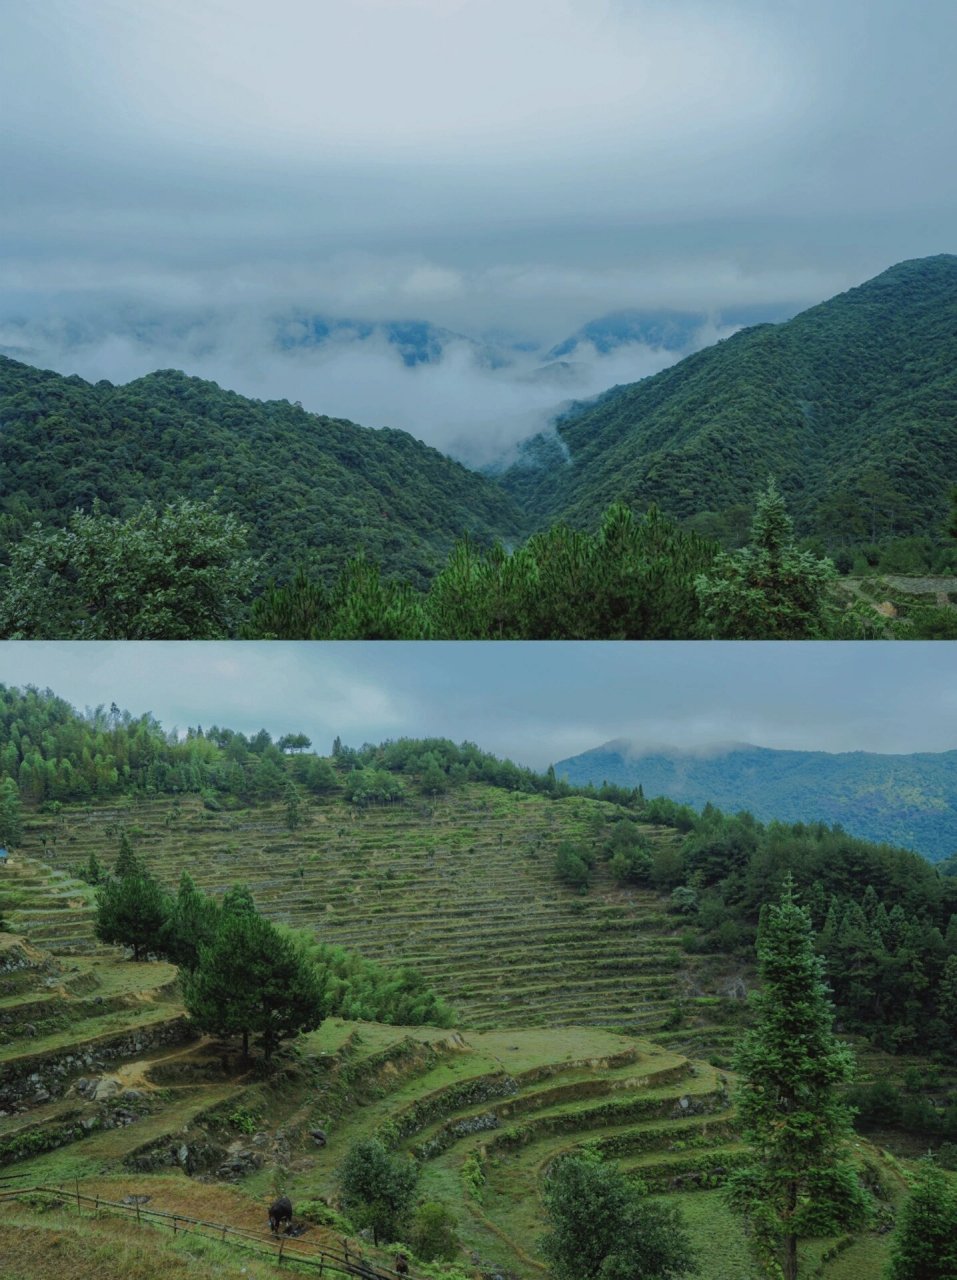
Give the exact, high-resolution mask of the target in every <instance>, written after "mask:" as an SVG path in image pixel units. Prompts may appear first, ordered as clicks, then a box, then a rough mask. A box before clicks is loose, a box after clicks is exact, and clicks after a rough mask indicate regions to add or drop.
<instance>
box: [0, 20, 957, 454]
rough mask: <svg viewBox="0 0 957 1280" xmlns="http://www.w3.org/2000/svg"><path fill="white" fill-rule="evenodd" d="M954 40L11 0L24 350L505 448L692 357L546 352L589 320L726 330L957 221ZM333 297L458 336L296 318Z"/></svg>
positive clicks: (3, 79)
mask: <svg viewBox="0 0 957 1280" xmlns="http://www.w3.org/2000/svg"><path fill="white" fill-rule="evenodd" d="M955 45H957V6H955V5H954V4H953V3H952V0H918V2H917V3H916V4H915V3H911V4H905V3H903V0H841V3H840V4H834V3H833V0H270V3H269V4H265V3H263V2H262V0H164V3H163V4H155V5H147V4H143V3H142V0H41V2H40V3H37V4H32V5H27V4H19V5H17V4H13V3H7V4H5V5H3V42H2V45H0V85H2V89H0V106H2V111H3V120H4V128H3V130H2V132H0V172H2V173H3V175H4V181H3V184H2V190H0V351H5V352H6V353H7V354H10V355H13V356H15V357H17V358H21V359H24V360H26V361H27V362H29V363H35V364H43V365H45V366H48V367H53V368H56V369H59V370H60V371H62V372H67V373H72V372H78V373H80V374H81V375H83V376H85V377H89V378H91V379H96V378H100V377H107V378H110V379H111V380H113V381H125V380H127V379H128V378H130V377H134V376H139V375H140V374H142V373H145V372H148V371H150V370H151V369H154V368H157V367H179V368H184V369H186V371H187V372H190V373H196V374H199V375H201V376H203V377H209V378H214V379H215V380H217V381H219V382H221V383H222V384H224V385H226V386H229V387H231V388H233V389H235V390H239V391H242V392H244V393H246V394H251V395H256V396H261V397H270V396H273V397H279V398H288V399H291V400H295V399H298V400H301V401H302V402H303V404H304V405H305V407H306V408H308V409H313V410H315V411H316V412H323V413H330V414H334V415H340V416H346V417H351V418H352V419H353V420H356V421H360V422H363V423H364V424H366V425H370V426H379V425H392V426H399V427H404V428H406V429H408V430H411V431H413V432H414V434H416V435H418V436H420V438H424V439H426V440H427V441H428V442H429V443H432V444H436V445H437V446H438V447H440V448H446V449H449V450H453V451H455V452H456V453H457V454H458V455H459V456H463V457H467V458H468V459H469V460H473V461H487V460H488V459H489V457H491V456H492V455H495V454H497V453H498V452H501V451H502V450H503V449H505V448H507V447H508V446H509V445H510V444H514V442H515V441H516V440H518V439H519V438H521V437H523V436H525V435H527V434H529V433H530V432H531V431H533V430H537V429H539V428H540V427H542V426H543V425H545V424H546V423H547V421H548V419H549V416H550V414H551V413H552V412H553V411H554V409H555V408H556V407H558V406H559V405H560V404H561V403H562V402H563V401H564V400H565V399H567V398H568V397H571V396H575V397H580V396H582V395H587V394H593V393H595V392H597V391H598V390H601V389H602V388H603V387H607V386H610V385H613V384H614V383H616V382H622V381H630V380H633V379H635V378H637V377H641V376H644V375H645V374H647V373H649V372H653V371H654V370H655V369H657V368H661V367H663V366H664V365H665V364H667V363H669V362H670V361H671V360H673V359H674V358H675V354H674V353H667V352H663V351H660V350H657V349H655V348H653V347H652V346H649V345H648V344H646V343H642V342H634V343H630V344H627V345H626V347H625V348H623V349H619V350H617V351H616V352H613V353H611V355H609V356H603V355H601V354H600V353H599V352H598V351H596V350H595V349H594V348H590V347H588V346H587V345H585V346H583V347H581V348H580V349H579V350H578V351H577V352H576V353H575V355H574V358H573V360H572V363H573V364H574V365H575V368H574V369H573V370H572V371H571V372H568V371H566V373H565V377H564V381H563V382H561V383H556V384H554V385H553V384H551V383H549V381H548V379H547V378H546V379H545V381H544V383H543V382H542V380H541V378H536V377H533V376H532V375H533V374H534V372H535V369H536V367H537V366H538V365H540V364H541V363H542V361H543V359H544V356H545V353H546V352H547V349H548V348H549V347H550V346H551V345H554V344H556V343H558V342H559V341H561V340H563V339H564V338H566V337H567V336H568V335H569V334H572V333H574V332H575V331H576V330H577V329H578V328H579V327H580V326H581V325H582V324H584V323H585V322H587V321H589V320H592V319H594V318H596V317H600V316H602V315H605V314H607V313H610V312H615V311H617V310H620V309H639V310H642V309H660V308H672V309H674V308H678V309H686V310H691V311H693V312H696V313H699V314H701V315H702V316H703V317H705V318H706V321H707V323H706V324H704V325H703V326H702V330H701V333H700V334H699V335H698V337H697V338H696V339H695V342H694V343H693V344H692V345H701V344H702V343H704V342H707V341H710V340H713V339H714V338H715V337H718V336H722V335H723V334H725V333H727V332H729V331H731V330H733V328H734V325H733V324H729V323H728V322H727V316H728V314H729V313H731V312H735V310H736V309H738V310H740V309H741V308H751V309H754V308H762V309H764V310H769V311H770V312H771V313H775V314H777V313H780V314H781V315H787V314H793V313H794V312H795V311H797V310H799V309H801V308H803V307H805V306H808V305H811V304H814V303H816V302H819V301H821V300H823V299H825V298H827V297H829V296H832V295H834V294H835V293H837V292H840V291H842V290H844V289H846V288H848V287H851V286H853V285H855V284H858V283H860V282H862V281H863V280H865V279H868V278H870V277H871V276H873V275H875V274H877V273H878V272H880V271H881V270H883V269H884V268H886V267H888V266H890V265H891V264H893V263H894V262H897V261H900V260H901V259H904V258H909V257H920V256H924V255H927V254H931V253H939V252H953V251H954V250H955V247H957V244H955V239H957V238H955V234H954V230H953V229H954V226H955V212H957V167H955V166H954V165H953V163H951V160H952V152H953V137H952V122H953V120H954V119H955V118H957V77H955V76H954V75H953V73H952V53H953V49H954V48H955ZM314 315H323V316H331V317H347V318H351V319H361V320H367V321H371V322H379V321H384V320H396V319H417V320H424V321H427V322H429V323H431V324H434V325H436V326H439V327H443V328H447V329H448V330H450V331H452V332H453V333H455V334H459V335H463V336H462V337H461V338H459V339H457V340H453V341H450V342H449V345H448V350H447V352H446V355H445V356H443V358H442V359H440V360H437V361H435V362H434V363H432V364H430V365H428V366H427V367H425V368H422V367H420V368H417V369H409V368H407V367H406V366H405V365H404V364H403V363H402V361H401V359H399V357H398V356H397V354H396V352H395V350H394V348H392V347H390V346H389V344H388V343H387V342H385V341H384V340H383V339H381V337H378V338H377V337H375V336H374V337H373V339H371V340H369V341H368V342H364V343H362V342H358V343H357V341H356V340H355V339H354V338H351V339H349V340H343V341H340V342H334V343H332V344H327V345H326V346H324V347H320V348H318V349H317V348H312V349H302V348H296V349H294V350H285V349H283V348H281V347H280V346H279V345H278V344H277V342H276V334H277V332H278V330H279V328H280V327H281V325H282V324H283V323H285V322H287V321H288V320H289V319H290V318H302V317H307V318H308V317H310V316H314ZM489 336H492V337H493V338H494V340H495V341H496V342H497V343H502V342H505V343H506V344H507V343H509V342H513V341H516V340H521V341H522V342H523V343H524V344H525V346H526V347H530V348H531V349H530V350H525V351H524V352H523V353H513V356H514V363H513V364H512V365H511V366H504V367H503V366H501V365H500V366H499V367H498V368H490V367H489V364H488V361H487V360H486V359H485V358H484V356H485V351H484V348H483V347H476V346H475V345H474V342H473V341H472V340H476V339H482V340H485V339H487V338H489Z"/></svg>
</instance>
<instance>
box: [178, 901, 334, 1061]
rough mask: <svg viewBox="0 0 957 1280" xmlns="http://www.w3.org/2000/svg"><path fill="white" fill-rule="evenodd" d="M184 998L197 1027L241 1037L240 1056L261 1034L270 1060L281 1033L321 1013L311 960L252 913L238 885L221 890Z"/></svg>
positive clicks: (309, 1023) (307, 1026)
mask: <svg viewBox="0 0 957 1280" xmlns="http://www.w3.org/2000/svg"><path fill="white" fill-rule="evenodd" d="M250 908H252V909H250ZM183 999H184V1003H185V1004H186V1008H187V1010H188V1011H189V1013H190V1016H191V1017H192V1018H193V1019H194V1021H195V1022H196V1024H197V1025H198V1026H199V1027H200V1029H201V1030H203V1031H209V1032H212V1034H214V1035H218V1036H236V1035H239V1036H242V1041H243V1057H245V1058H248V1057H249V1039H250V1036H251V1035H256V1036H258V1037H259V1042H260V1044H261V1045H262V1047H263V1051H264V1054H265V1056H266V1059H267V1060H268V1059H269V1058H270V1057H271V1056H272V1054H273V1052H274V1051H275V1049H276V1048H277V1047H278V1045H279V1043H280V1042H281V1041H282V1040H284V1039H286V1038H287V1037H289V1036H293V1035H296V1034H297V1033H298V1032H300V1031H311V1030H313V1029H314V1028H316V1027H317V1026H318V1025H319V1023H320V1022H321V1021H322V1018H323V1014H324V1010H323V999H322V992H321V988H320V983H319V979H318V975H317V973H316V970H315V967H314V966H313V965H312V964H311V963H310V961H309V960H308V958H307V957H306V956H305V955H304V954H303V953H302V951H301V950H300V949H299V948H298V947H297V946H296V944H295V943H294V942H293V941H292V939H291V938H289V937H288V936H286V935H285V934H283V933H280V931H279V930H278V929H277V928H276V927H275V926H274V925H272V924H270V923H269V921H268V920H265V919H263V917H262V916H261V915H259V914H258V912H257V911H256V910H255V907H253V906H252V899H251V897H250V895H249V891H248V890H247V889H245V888H244V887H240V886H237V887H236V888H234V889H232V890H230V892H229V893H228V894H227V895H226V897H225V899H224V901H223V908H222V912H221V914H220V919H219V926H218V928H217V930H216V934H215V937H214V938H213V940H212V942H211V943H209V945H207V946H200V948H199V964H198V966H197V968H196V970H195V972H194V973H192V974H189V975H187V976H186V977H185V979H184V982H183Z"/></svg>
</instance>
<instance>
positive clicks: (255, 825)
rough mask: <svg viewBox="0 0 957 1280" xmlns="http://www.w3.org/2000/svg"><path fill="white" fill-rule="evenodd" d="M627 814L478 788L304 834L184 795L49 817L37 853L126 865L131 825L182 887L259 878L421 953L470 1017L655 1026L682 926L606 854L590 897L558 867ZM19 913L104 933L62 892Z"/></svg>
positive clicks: (67, 938)
mask: <svg viewBox="0 0 957 1280" xmlns="http://www.w3.org/2000/svg"><path fill="white" fill-rule="evenodd" d="M614 812H615V810H614V807H613V806H611V805H608V804H605V803H602V802H600V801H593V800H584V799H579V798H575V799H571V798H569V799H565V800H561V801H550V800H546V799H544V798H542V797H535V796H523V795H519V794H515V793H510V792H505V791H498V790H496V789H494V788H489V787H479V786H472V787H466V788H464V789H463V790H462V791H461V792H456V793H454V794H453V795H451V796H449V797H447V798H440V799H439V800H437V801H434V802H430V803H429V804H425V803H423V802H421V801H415V802H412V803H410V804H406V805H392V806H384V807H381V808H373V809H367V810H360V809H353V808H351V807H350V806H348V805H347V804H345V803H344V802H343V801H342V800H341V799H329V800H324V801H318V802H313V803H312V804H311V805H310V807H309V809H308V817H307V821H306V823H305V824H304V825H303V826H302V827H301V828H300V829H299V830H297V831H295V832H290V831H288V830H287V829H286V827H285V825H284V811H283V809H282V808H281V807H280V806H278V805H276V806H270V807H264V808H259V809H255V810H248V811H241V812H234V813H215V812H210V811H208V810H206V809H204V808H203V807H202V804H201V803H200V801H199V800H198V799H196V798H195V797H184V798H183V800H182V801H181V802H179V803H171V802H170V801H169V800H156V801H151V802H150V801H147V802H144V803H142V804H140V805H138V806H136V807H135V808H133V807H130V808H126V809H118V808H116V807H115V806H114V807H108V808H89V809H86V810H83V809H75V810H66V811H64V813H62V814H61V815H59V816H58V817H56V818H53V817H39V818H37V819H36V820H34V821H33V822H32V823H31V824H30V825H29V829H28V841H27V844H26V846H25V852H26V853H27V854H28V855H31V856H33V857H35V858H37V859H44V860H46V861H47V862H49V863H50V864H51V865H52V866H54V867H55V868H57V869H59V870H61V871H65V872H69V873H73V872H76V871H77V870H78V869H79V868H80V867H81V866H82V865H84V864H85V863H86V861H87V859H88V858H89V855H90V854H91V853H96V855H97V856H98V857H99V858H100V859H101V861H104V862H108V863H109V862H112V860H113V858H114V857H115V850H116V847H117V841H118V831H119V828H120V827H121V826H122V827H125V829H126V830H127V831H129V832H131V833H132V835H133V838H134V843H135V846H136V849H137V852H138V853H139V854H140V855H141V856H142V857H143V858H144V860H145V861H146V863H147V865H148V866H149V867H150V869H151V870H152V871H153V873H154V874H155V875H157V876H158V877H159V878H160V879H161V880H163V881H164V882H165V883H166V884H167V885H169V886H170V887H171V888H173V887H175V885H176V882H177V880H178V878H179V875H180V872H181V871H182V870H183V869H184V868H188V869H189V870H190V872H191V874H192V875H193V876H194V878H195V879H196V880H197V881H198V883H200V884H201V885H202V887H203V888H205V889H206V890H207V891H208V892H212V893H219V892H222V891H223V890H224V889H226V888H227V887H228V886H229V885H230V884H233V883H236V882H243V883H246V884H248V885H249V887H250V889H251V890H252V893H253V896H254V897H255V899H256V903H257V905H258V906H259V907H260V909H261V910H262V911H264V912H265V913H266V914H267V915H269V916H270V917H271V918H272V919H274V920H280V921H283V922H286V923H289V924H293V925H296V926H302V927H306V928H309V929H310V930H312V931H314V932H315V933H316V934H317V935H318V936H319V937H320V938H322V939H323V940H324V941H329V942H334V943H339V944H341V945H343V946H346V947H349V948H352V949H355V950H358V951H361V952H362V953H363V954H364V955H366V956H368V957H369V958H370V959H375V960H379V961H381V962H383V963H388V964H399V963H402V964H409V965H414V967H415V968H416V970H417V971H418V972H419V973H421V974H422V975H423V976H424V977H425V978H427V979H428V981H429V982H430V984H432V985H433V986H434V987H435V988H436V989H437V990H438V992H439V993H440V994H441V995H443V996H444V997H445V998H446V999H447V1000H448V1001H449V1002H450V1003H451V1004H452V1005H453V1007H454V1008H455V1009H456V1011H457V1013H458V1016H459V1020H460V1023H461V1025H463V1026H468V1027H475V1028H479V1027H490V1026H494V1025H498V1024H501V1022H502V1021H503V1020H504V1021H507V1022H508V1023H509V1024H511V1025H520V1026H536V1025H549V1026H560V1025H570V1024H573V1023H574V1024H579V1025H581V1024H588V1025H596V1026H615V1027H625V1028H628V1029H629V1030H633V1031H645V1030H648V1029H650V1028H653V1027H655V1026H657V1025H659V1024H660V1022H661V1020H662V1018H663V1017H664V1015H665V1014H666V1012H667V1010H668V1008H669V1007H670V1004H671V1002H672V1001H673V1000H674V998H675V996H676V994H678V993H679V991H680V990H682V989H683V987H684V986H687V985H688V983H689V975H690V969H689V964H688V961H687V959H686V957H684V955H683V954H682V952H681V950H680V939H679V937H678V930H677V928H675V927H672V926H671V925H670V922H669V921H668V918H667V917H666V916H664V914H663V913H662V911H661V903H660V899H659V898H658V896H657V895H655V894H653V893H650V892H642V891H638V890H635V889H624V890H623V889H618V888H616V887H615V886H614V884H613V883H612V881H611V879H610V877H609V876H608V873H607V869H606V868H605V866H604V864H603V863H602V864H599V868H598V875H597V883H596V885H595V887H594V888H593V889H592V890H591V892H590V893H589V894H588V895H587V896H582V895H579V894H578V893H577V892H575V891H573V890H571V889H568V888H565V887H563V886H562V885H560V884H559V883H558V882H557V880H556V879H555V876H554V872H553V862H554V854H555V850H556V848H557V846H558V844H559V843H560V842H561V841H562V840H563V839H573V840H576V841H582V842H584V843H586V844H594V843H596V842H597V840H598V839H599V835H597V834H596V833H598V832H601V831H602V830H603V829H604V823H605V822H606V821H607V819H608V818H609V817H610V816H611V815H612V814H613V813H614ZM647 834H648V837H649V839H650V840H651V841H652V842H653V843H654V844H657V845H673V844H674V843H675V842H676V840H677V839H678V838H679V837H678V836H677V835H676V833H675V832H674V831H672V830H671V829H669V828H663V827H662V828H657V827H649V828H647ZM37 874H41V873H40V871H39V869H38V872H37ZM63 883H64V884H65V883H66V881H64V882H63ZM13 918H14V924H15V927H16V928H17V929H18V930H22V931H23V932H26V933H27V934H28V936H29V937H30V938H31V939H34V940H36V941H37V943H38V944H40V945H43V946H54V947H56V948H57V949H68V950H70V951H72V952H75V953H79V952H84V951H87V950H89V949H90V948H91V947H92V945H93V944H92V942H91V939H90V932H89V924H88V920H89V908H88V907H87V906H86V904H77V902H76V898H75V896H74V897H73V898H71V897H70V895H69V893H67V892H66V891H65V890H63V891H61V893H60V901H59V903H58V907H57V909H56V910H50V909H49V907H47V906H43V907H41V906H40V905H39V904H38V905H37V907H36V908H34V909H30V910H20V911H18V912H16V913H15V914H14V917H13Z"/></svg>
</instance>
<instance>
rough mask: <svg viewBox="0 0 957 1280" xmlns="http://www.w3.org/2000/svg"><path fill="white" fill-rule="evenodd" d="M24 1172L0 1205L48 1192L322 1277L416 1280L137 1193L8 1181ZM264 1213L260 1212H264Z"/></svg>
mask: <svg viewBox="0 0 957 1280" xmlns="http://www.w3.org/2000/svg"><path fill="white" fill-rule="evenodd" d="M27 1176H28V1175H21V1174H11V1175H6V1176H0V1203H2V1202H4V1201H6V1200H13V1199H15V1198H16V1197H18V1196H23V1195H43V1196H51V1197H53V1198H54V1199H56V1200H59V1201H60V1202H61V1203H62V1204H63V1205H64V1206H67V1205H69V1206H73V1205H75V1206H76V1212H77V1214H78V1215H80V1216H82V1214H83V1212H84V1206H86V1212H88V1214H89V1215H90V1216H91V1217H98V1216H99V1215H100V1214H101V1213H104V1212H106V1213H110V1214H119V1215H120V1216H122V1217H125V1218H126V1219H127V1220H132V1221H135V1222H136V1224H137V1226H142V1225H144V1224H148V1225H153V1226H157V1227H165V1228H167V1229H169V1230H171V1231H172V1232H173V1235H174V1236H175V1235H181V1234H182V1235H186V1234H190V1235H196V1236H201V1237H203V1238H204V1239H207V1240H216V1241H218V1242H219V1243H226V1244H234V1245H236V1246H237V1247H238V1248H241V1249H245V1250H247V1251H249V1252H250V1253H254V1254H256V1255H257V1256H259V1257H261V1258H263V1259H264V1260H267V1261H272V1262H275V1263H276V1264H277V1265H278V1266H280V1267H281V1266H285V1265H287V1264H289V1263H291V1264H293V1265H294V1266H295V1267H298V1268H301V1269H304V1270H306V1271H310V1272H316V1273H318V1275H320V1276H322V1275H323V1274H324V1273H325V1272H330V1273H332V1274H337V1275H348V1276H359V1277H361V1280H415V1277H413V1276H412V1274H411V1273H409V1275H408V1276H407V1277H402V1276H400V1275H399V1273H398V1272H396V1271H392V1270H390V1268H388V1267H382V1266H377V1265H375V1266H374V1265H373V1264H372V1263H370V1262H366V1261H365V1260H364V1259H363V1257H362V1255H361V1254H360V1253H359V1252H358V1251H357V1250H350V1249H349V1247H348V1245H347V1244H346V1243H345V1242H343V1249H342V1250H341V1251H339V1250H336V1249H330V1248H328V1247H322V1246H319V1245H312V1244H310V1242H309V1241H308V1240H305V1239H303V1238H302V1237H300V1236H287V1235H283V1234H280V1235H278V1236H273V1235H271V1234H270V1233H269V1232H256V1231H246V1230H244V1229H243V1228H242V1227H231V1226H229V1225H228V1224H227V1223H224V1222H204V1221H203V1220H202V1219H201V1218H189V1217H186V1216H185V1215H184V1214H181V1213H165V1212H163V1211H162V1210H159V1209H147V1208H145V1206H144V1205H143V1204H141V1203H140V1200H139V1197H137V1196H131V1197H130V1198H129V1199H130V1203H126V1202H124V1201H121V1200H105V1199H104V1198H103V1197H102V1196H88V1195H85V1194H84V1193H83V1192H81V1191H80V1189H79V1186H76V1187H74V1189H73V1190H72V1191H68V1190H66V1189H65V1188H64V1187H46V1186H23V1185H10V1184H12V1183H20V1182H21V1179H25V1178H26V1177H27ZM264 1212H265V1211H264Z"/></svg>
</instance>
